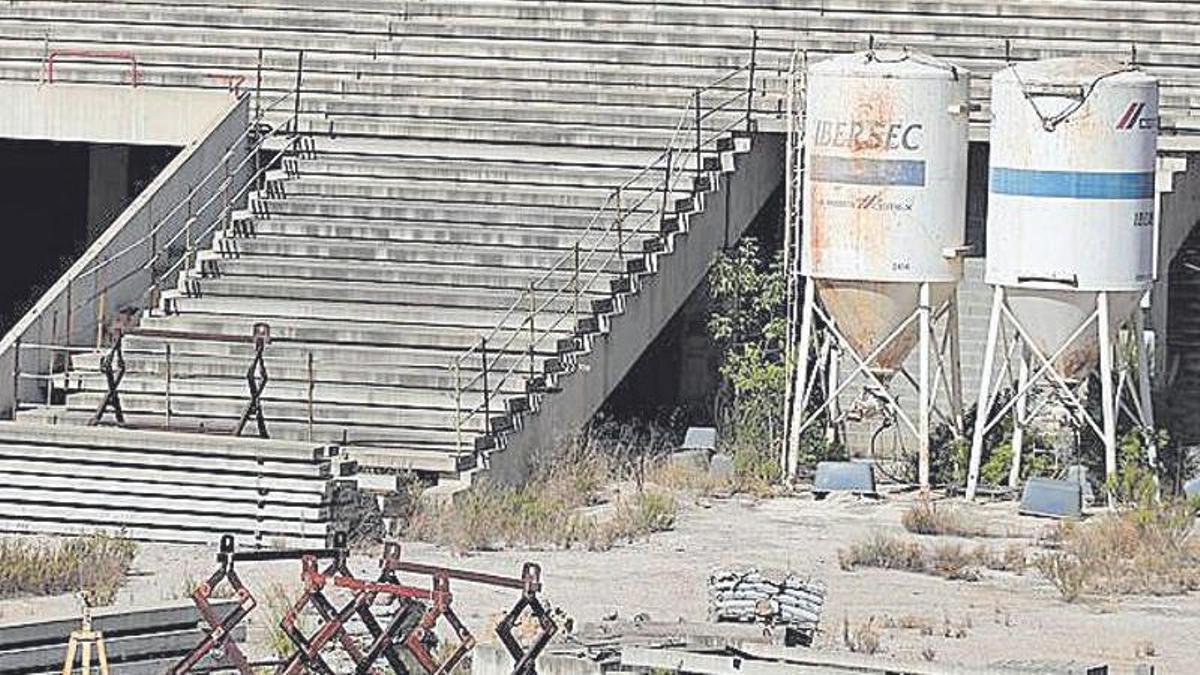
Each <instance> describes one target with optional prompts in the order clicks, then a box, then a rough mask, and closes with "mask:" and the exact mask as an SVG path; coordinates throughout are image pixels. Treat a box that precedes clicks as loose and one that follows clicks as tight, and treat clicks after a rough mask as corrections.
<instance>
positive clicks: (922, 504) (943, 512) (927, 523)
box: [900, 499, 988, 537]
mask: <svg viewBox="0 0 1200 675" xmlns="http://www.w3.org/2000/svg"><path fill="white" fill-rule="evenodd" d="M900 520H901V522H902V523H903V524H904V529H906V530H908V531H909V532H912V533H913V534H927V535H935V536H950V537H985V536H987V534H988V532H987V528H986V527H985V526H984V525H983V524H982V523H977V522H975V521H973V520H972V519H971V518H969V517H968V516H967V515H966V514H965V513H964V512H963V511H962V510H961V509H958V508H956V507H953V506H948V505H941V506H939V505H938V504H936V503H934V502H933V500H930V499H918V500H917V502H916V503H915V504H913V505H912V506H911V507H910V508H909V509H908V510H907V511H905V512H904V515H903V516H902V517H901V519H900Z"/></svg>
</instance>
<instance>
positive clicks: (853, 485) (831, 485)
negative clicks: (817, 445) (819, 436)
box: [813, 462, 875, 497]
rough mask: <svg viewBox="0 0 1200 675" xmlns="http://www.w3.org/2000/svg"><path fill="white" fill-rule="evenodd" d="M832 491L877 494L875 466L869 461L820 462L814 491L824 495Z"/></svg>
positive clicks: (820, 495) (819, 495)
mask: <svg viewBox="0 0 1200 675" xmlns="http://www.w3.org/2000/svg"><path fill="white" fill-rule="evenodd" d="M830 492H853V493H855V494H875V468H874V466H872V465H871V464H869V463H867V462H819V463H818V464H817V475H816V478H815V479H814V480H813V493H814V494H816V495H817V496H818V497H824V496H825V495H827V494H829V493H830Z"/></svg>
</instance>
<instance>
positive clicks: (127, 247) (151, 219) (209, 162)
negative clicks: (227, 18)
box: [0, 85, 249, 415]
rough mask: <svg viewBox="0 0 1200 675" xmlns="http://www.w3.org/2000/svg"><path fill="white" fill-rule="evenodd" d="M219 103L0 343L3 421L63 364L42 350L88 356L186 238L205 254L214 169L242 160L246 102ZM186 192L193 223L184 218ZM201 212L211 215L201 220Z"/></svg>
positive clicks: (216, 206) (219, 180) (218, 180)
mask: <svg viewBox="0 0 1200 675" xmlns="http://www.w3.org/2000/svg"><path fill="white" fill-rule="evenodd" d="M55 86H56V87H57V86H58V85H55ZM222 100H223V101H224V106H223V108H222V109H221V110H220V111H219V113H218V114H216V115H213V116H211V117H210V118H209V119H208V121H207V124H204V125H201V126H200V127H198V128H196V129H195V130H194V131H193V133H192V136H191V137H190V138H189V139H187V142H186V147H184V149H183V150H182V151H181V152H180V153H179V154H178V155H177V156H176V157H175V159H174V160H172V161H171V163H170V164H169V165H167V167H166V168H165V169H163V172H162V173H161V174H159V176H158V177H157V178H156V179H155V180H154V181H153V182H152V183H151V184H150V185H149V186H147V187H146V189H145V190H144V191H143V192H142V194H141V195H139V196H138V197H137V198H136V199H135V200H134V201H133V202H132V203H131V204H130V205H129V207H128V208H126V209H125V211H124V212H123V213H122V214H121V215H120V217H118V218H117V219H116V220H115V221H113V223H112V225H110V226H109V227H108V229H107V230H105V231H104V233H103V234H101V235H100V237H99V238H98V239H96V241H94V242H92V245H91V246H90V247H88V249H87V251H85V252H84V254H83V255H82V256H81V257H80V258H79V260H77V261H75V264H73V265H72V266H71V268H70V269H69V270H68V271H67V273H66V274H65V275H64V276H63V277H62V278H60V279H59V280H58V281H57V282H56V283H55V284H54V285H53V286H51V287H50V289H49V290H47V291H46V293H45V294H43V295H42V297H41V298H40V299H38V301H37V303H36V304H34V306H33V308H32V309H30V310H29V312H28V313H26V315H25V316H24V317H22V318H21V320H20V321H18V322H17V323H16V325H14V326H13V327H12V329H11V330H9V332H8V333H7V334H6V335H5V336H4V338H3V339H2V340H0V413H3V414H5V415H11V413H12V411H13V410H14V407H15V404H16V402H17V401H27V402H28V401H41V400H44V397H45V393H44V386H45V382H44V376H45V375H46V374H47V373H49V372H51V370H52V366H53V365H54V362H55V360H54V359H52V356H51V354H52V353H54V354H57V355H58V356H57V359H61V358H63V354H64V353H63V352H62V351H61V350H50V349H46V348H44V346H47V345H53V346H57V347H64V346H67V345H70V346H74V347H96V346H97V339H98V338H97V335H98V331H97V328H98V327H99V328H100V329H101V331H103V330H104V329H106V327H107V326H108V324H109V322H110V320H111V319H112V318H113V317H115V316H116V315H117V314H118V313H120V312H122V311H123V310H133V309H138V308H142V307H145V306H146V304H147V302H148V300H149V294H148V291H149V290H150V288H151V284H152V279H153V278H154V276H155V274H156V273H161V272H162V271H164V270H165V269H167V268H168V267H170V266H171V265H172V264H173V263H175V262H176V261H178V260H179V258H180V256H181V255H182V254H183V252H184V248H185V242H184V238H185V236H184V235H187V236H189V237H190V238H191V239H192V246H193V247H200V246H203V245H204V244H205V241H204V240H203V238H201V237H200V234H201V233H202V232H204V231H206V230H207V229H208V228H209V226H210V225H211V224H212V223H213V222H215V220H216V218H217V217H218V216H219V213H220V211H221V210H222V207H223V204H222V203H221V202H222V198H221V197H220V196H218V191H219V190H221V189H222V185H223V184H224V183H225V172H224V170H222V167H223V165H224V164H225V163H228V165H229V166H230V167H231V168H236V167H237V166H238V164H239V162H241V161H242V160H243V158H245V157H246V153H247V150H248V146H247V142H246V136H245V133H246V130H247V128H248V125H249V97H247V96H243V97H242V98H240V99H238V100H232V101H231V100H230V99H229V98H228V97H222ZM86 103H87V99H86V98H85V99H84V100H83V102H82V103H81V102H76V103H75V104H74V105H75V106H77V107H79V108H83V107H84V104H86ZM59 104H60V105H61V104H63V103H62V102H61V101H60V102H59ZM128 126H130V127H136V126H138V125H137V124H133V123H130V124H129V125H128ZM85 140H100V139H85ZM106 140H109V141H117V142H131V141H130V139H128V138H126V139H106ZM157 142H172V141H168V139H164V138H159V139H158V141H157ZM174 142H178V141H174ZM247 173H248V172H247V171H245V170H243V171H242V172H241V175H240V176H239V177H235V178H234V180H233V181H231V183H230V184H231V185H232V188H231V189H230V193H231V194H232V193H235V192H236V191H237V190H238V188H239V187H240V185H241V184H244V182H245V179H246V177H247V175H246V174H247ZM189 189H190V190H192V198H191V200H190V201H191V203H192V207H191V210H192V214H193V216H194V218H189V217H188V213H189V211H188V207H187V202H188V199H187V197H188V194H189ZM210 199H211V201H210ZM205 202H208V203H209V206H208V207H207V208H206V209H205V210H203V211H201V210H200V207H201V205H202V204H204V203H205ZM189 221H191V222H190V223H189ZM177 235H179V236H177ZM172 240H174V243H171V242H172ZM20 345H23V346H20ZM18 373H24V374H26V375H27V376H22V377H18ZM39 377H40V378H43V379H38V378H39ZM9 378H11V379H9Z"/></svg>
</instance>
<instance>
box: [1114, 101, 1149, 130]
mask: <svg viewBox="0 0 1200 675" xmlns="http://www.w3.org/2000/svg"><path fill="white" fill-rule="evenodd" d="M1145 109H1146V104H1145V103H1142V102H1139V101H1134V102H1132V103H1130V104H1129V107H1128V108H1126V109H1125V114H1124V115H1121V119H1119V120H1117V128H1118V129H1123V130H1128V129H1132V128H1133V127H1134V126H1135V125H1136V124H1137V122H1138V119H1139V118H1141V116H1142V111H1143V110H1145Z"/></svg>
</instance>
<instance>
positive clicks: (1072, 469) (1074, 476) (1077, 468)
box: [1065, 464, 1096, 504]
mask: <svg viewBox="0 0 1200 675" xmlns="http://www.w3.org/2000/svg"><path fill="white" fill-rule="evenodd" d="M1065 480H1068V481H1074V482H1076V483H1079V487H1080V490H1082V493H1083V503H1084V504H1091V503H1093V502H1095V501H1096V493H1095V492H1094V491H1093V490H1092V481H1091V479H1089V478H1088V470H1087V467H1086V466H1084V465H1082V464H1074V465H1071V466H1069V467H1067V477H1066V479H1065Z"/></svg>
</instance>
